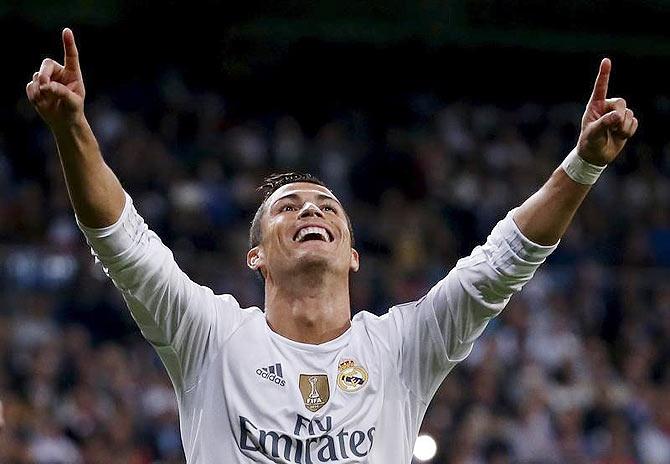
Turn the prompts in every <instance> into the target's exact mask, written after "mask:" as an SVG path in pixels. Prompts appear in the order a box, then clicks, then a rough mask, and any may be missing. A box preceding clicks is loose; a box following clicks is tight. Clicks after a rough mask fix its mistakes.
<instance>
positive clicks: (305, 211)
mask: <svg viewBox="0 0 670 464" xmlns="http://www.w3.org/2000/svg"><path fill="white" fill-rule="evenodd" d="M309 216H318V217H323V212H322V211H321V210H320V209H319V207H318V206H316V205H315V204H314V203H312V202H311V201H306V202H305V204H304V205H303V206H302V209H301V210H300V214H299V215H298V217H301V218H302V217H309Z"/></svg>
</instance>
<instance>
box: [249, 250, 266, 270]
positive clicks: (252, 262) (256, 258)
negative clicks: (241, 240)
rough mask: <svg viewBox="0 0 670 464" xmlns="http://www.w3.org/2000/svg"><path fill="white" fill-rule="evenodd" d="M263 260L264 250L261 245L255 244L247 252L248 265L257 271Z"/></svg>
mask: <svg viewBox="0 0 670 464" xmlns="http://www.w3.org/2000/svg"><path fill="white" fill-rule="evenodd" d="M263 262H264V260H263V250H261V247H259V246H255V247H253V248H252V249H251V250H249V251H248V252H247V266H249V269H253V270H254V271H257V270H258V269H259V268H260V267H261V265H262V264H263Z"/></svg>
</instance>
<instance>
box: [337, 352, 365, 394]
mask: <svg viewBox="0 0 670 464" xmlns="http://www.w3.org/2000/svg"><path fill="white" fill-rule="evenodd" d="M367 382H368V371H366V370H365V368H364V367H363V366H359V365H357V364H356V361H354V360H353V359H343V360H342V361H340V363H339V364H338V366H337V386H338V387H339V388H340V390H342V391H345V392H347V393H353V392H357V391H358V390H360V389H361V388H363V387H364V386H365V384H366V383H367Z"/></svg>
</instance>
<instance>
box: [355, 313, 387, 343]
mask: <svg viewBox="0 0 670 464" xmlns="http://www.w3.org/2000/svg"><path fill="white" fill-rule="evenodd" d="M392 309H393V308H391V310H392ZM351 324H352V328H353V330H354V333H355V334H357V336H358V337H362V338H365V339H366V340H367V341H368V342H370V343H372V344H374V345H380V346H384V347H386V348H390V347H391V345H392V344H393V340H394V339H395V328H394V326H395V324H394V323H393V321H391V314H390V311H389V312H387V313H385V314H382V315H378V314H373V313H371V312H369V311H360V312H358V313H357V314H356V315H355V316H354V317H353V319H352V321H351Z"/></svg>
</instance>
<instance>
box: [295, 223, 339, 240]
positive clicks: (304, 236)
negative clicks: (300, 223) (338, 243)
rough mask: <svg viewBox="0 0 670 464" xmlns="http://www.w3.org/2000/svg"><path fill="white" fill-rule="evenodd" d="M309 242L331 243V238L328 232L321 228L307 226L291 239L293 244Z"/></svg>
mask: <svg viewBox="0 0 670 464" xmlns="http://www.w3.org/2000/svg"><path fill="white" fill-rule="evenodd" d="M311 240H320V241H322V242H332V241H333V237H332V235H331V234H330V232H328V230H326V229H324V228H323V227H316V226H309V227H303V228H302V229H300V230H298V232H297V233H296V234H295V236H294V237H293V241H294V242H308V241H311Z"/></svg>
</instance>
